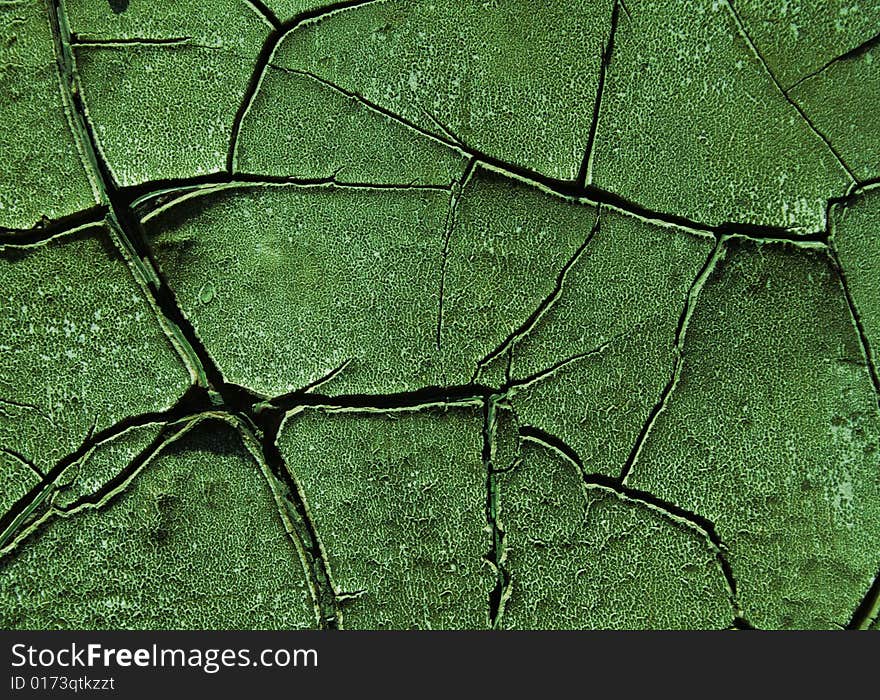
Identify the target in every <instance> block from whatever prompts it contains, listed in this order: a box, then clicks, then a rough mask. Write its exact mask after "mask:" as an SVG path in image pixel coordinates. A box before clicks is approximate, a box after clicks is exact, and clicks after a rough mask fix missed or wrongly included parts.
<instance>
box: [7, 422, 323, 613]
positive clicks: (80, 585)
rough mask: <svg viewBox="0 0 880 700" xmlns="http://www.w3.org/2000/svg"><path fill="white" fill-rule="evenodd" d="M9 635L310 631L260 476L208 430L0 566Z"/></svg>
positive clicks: (222, 428) (219, 429) (228, 439)
mask: <svg viewBox="0 0 880 700" xmlns="http://www.w3.org/2000/svg"><path fill="white" fill-rule="evenodd" d="M0 598H2V600H3V601H4V604H3V606H2V607H0V621H2V626H3V628H4V629H36V628H40V629H45V628H49V629H307V628H314V627H316V626H317V620H316V617H315V612H314V608H313V605H312V602H311V597H310V595H309V591H308V587H307V585H306V582H305V579H304V573H303V568H302V565H301V564H300V562H299V560H298V556H297V553H296V549H295V548H294V546H293V544H292V543H291V541H290V539H289V538H288V536H287V533H286V532H285V530H284V527H283V526H282V524H281V521H280V519H279V517H278V511H277V508H276V504H275V501H274V498H273V496H272V493H271V491H270V489H269V487H268V485H267V484H266V481H265V479H264V477H263V475H262V474H261V473H260V469H259V467H258V466H257V464H256V463H255V462H254V460H253V459H252V457H251V456H250V455H249V454H248V453H247V452H246V451H245V450H244V448H243V447H242V444H241V441H240V439H239V437H238V436H237V435H236V434H235V433H234V432H233V431H232V430H231V428H230V427H229V426H227V425H225V424H222V423H219V422H207V423H203V424H201V425H200V426H198V427H197V428H195V429H194V430H193V432H191V433H190V434H188V435H186V436H184V437H183V438H182V439H181V440H179V441H178V442H177V443H174V444H172V445H171V446H170V447H168V448H166V449H165V450H163V452H162V453H161V454H160V455H159V456H158V457H157V458H156V459H155V461H154V462H153V463H151V464H150V465H149V466H148V468H146V469H144V470H143V471H142V472H141V473H140V474H139V475H138V476H137V477H136V478H135V479H134V481H133V482H132V483H131V485H130V486H129V488H128V489H127V490H126V491H124V492H123V493H122V494H120V495H118V496H117V497H116V498H114V499H113V500H112V501H111V502H110V503H108V504H107V505H106V506H105V507H104V508H102V509H101V510H97V511H95V510H88V511H83V512H81V514H79V515H77V516H75V517H71V518H66V519H60V520H57V521H55V522H54V523H52V524H51V526H50V527H48V528H44V529H43V530H42V531H41V532H40V533H39V534H38V535H35V536H33V537H31V538H30V539H28V540H27V541H26V542H24V543H23V544H22V545H20V546H19V548H18V549H16V550H14V551H13V552H12V553H11V554H7V555H6V556H5V557H4V558H3V559H2V560H0Z"/></svg>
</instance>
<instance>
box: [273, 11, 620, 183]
mask: <svg viewBox="0 0 880 700" xmlns="http://www.w3.org/2000/svg"><path fill="white" fill-rule="evenodd" d="M611 6H612V3H611V1H610V0H602V1H601V2H588V1H585V0H577V1H576V2H571V1H568V2H563V1H561V0H552V1H550V2H542V3H540V4H536V5H532V6H530V7H529V8H528V11H527V12H523V11H522V8H521V7H520V6H517V5H516V4H512V3H495V4H491V5H487V4H485V3H481V2H465V3H445V2H438V3H422V2H411V1H410V0H391V1H390V2H377V3H369V4H366V5H364V6H363V7H359V8H355V9H351V10H346V11H343V12H337V13H334V14H332V15H329V16H328V17H327V18H325V19H322V20H320V21H316V22H311V23H308V24H305V25H302V26H301V27H300V28H298V29H296V30H295V31H294V32H293V33H291V34H290V35H288V36H287V37H286V38H285V40H284V42H283V43H282V44H281V45H280V47H279V48H278V51H277V52H276V54H275V56H274V57H273V61H274V62H275V63H278V64H279V65H281V66H284V67H286V68H298V69H302V70H306V71H309V72H311V73H313V74H315V75H318V76H320V77H321V78H324V79H325V80H328V81H330V82H331V83H333V84H335V85H338V86H340V87H343V88H345V89H347V90H350V91H352V92H355V93H358V94H360V95H362V96H364V97H365V98H367V99H368V100H370V101H371V102H373V103H377V104H380V105H381V106H382V107H384V108H386V109H388V110H390V111H392V112H394V113H395V114H397V115H399V116H400V117H402V118H404V119H407V120H409V121H410V122H413V123H415V124H418V125H419V126H420V127H421V128H422V129H424V130H426V131H429V132H431V133H434V134H438V135H444V133H445V131H444V130H448V131H449V132H451V133H452V134H454V135H455V137H457V138H459V139H461V140H463V141H464V142H465V143H467V144H468V145H469V146H471V147H473V148H476V149H479V150H482V151H486V152H488V153H491V154H493V155H495V156H497V157H499V158H502V159H504V160H507V161H511V162H514V163H516V164H517V165H520V166H523V167H527V168H530V169H532V170H537V171H539V172H542V173H544V174H546V175H549V176H551V177H558V178H563V179H574V177H575V175H576V174H577V172H578V168H579V167H580V163H581V160H582V158H583V154H584V149H585V147H586V143H587V135H588V133H589V129H590V119H591V116H592V112H593V99H594V96H595V92H596V86H597V83H598V75H599V64H600V56H601V53H602V50H603V48H604V46H605V42H606V39H607V34H608V30H609V28H610V23H611ZM551 28H552V30H551Z"/></svg>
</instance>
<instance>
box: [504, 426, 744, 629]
mask: <svg viewBox="0 0 880 700" xmlns="http://www.w3.org/2000/svg"><path fill="white" fill-rule="evenodd" d="M520 436H521V437H522V439H523V440H525V441H529V442H534V443H536V444H538V445H540V446H542V447H544V448H547V449H550V450H552V451H553V452H556V453H557V454H559V455H560V456H561V457H562V458H563V459H565V460H566V461H568V462H570V463H571V464H572V465H573V466H574V468H575V470H576V471H577V473H578V474H579V475H580V477H581V479H582V481H583V483H584V485H585V486H586V487H587V488H601V489H604V490H607V491H611V492H613V493H615V494H616V495H617V496H618V497H619V498H621V500H624V501H630V502H634V503H637V504H639V505H642V506H644V507H645V508H648V509H649V510H652V511H654V512H656V513H659V514H660V515H662V516H663V517H665V518H666V519H668V520H670V521H671V522H673V523H676V524H679V525H682V526H684V527H687V528H690V529H691V530H694V531H695V532H697V533H698V534H699V535H700V536H701V537H702V538H703V539H704V540H705V541H706V542H707V543H708V544H709V545H710V548H711V550H712V552H713V554H714V555H715V559H716V561H717V563H718V568H719V569H720V571H721V574H722V576H723V577H724V580H725V584H726V586H727V590H728V596H729V600H730V605H731V607H732V608H733V610H734V623H735V624H737V623H741V624H743V625H745V626H748V628H750V629H752V626H751V623H749V622H748V621H747V620H746V619H745V617H744V616H743V612H742V608H741V606H740V603H739V598H738V595H737V587H736V579H735V578H734V575H733V569H732V568H731V566H730V562H729V561H728V560H727V551H728V549H727V545H725V544H724V541H723V540H722V539H721V537H720V536H719V535H718V531H717V530H716V528H715V524H714V523H713V522H712V521H711V520H709V519H708V518H706V517H705V516H702V515H699V514H698V513H695V512H693V511H689V510H686V509H685V508H682V507H680V506H677V505H675V504H674V503H670V502H669V501H666V500H664V499H662V498H659V497H658V496H655V495H654V494H652V493H649V492H647V491H641V490H639V489H634V488H632V487H630V486H627V485H625V484H624V483H622V481H621V480H620V479H619V478H614V477H610V476H606V475H604V474H596V473H592V474H591V473H589V472H587V470H586V467H585V465H584V463H583V460H581V458H580V456H579V455H578V453H577V452H576V451H575V450H574V449H573V448H572V447H571V446H570V445H568V444H567V443H566V442H565V441H564V440H561V439H560V438H558V437H557V436H555V435H552V434H550V433H547V432H545V431H543V430H541V429H540V428H535V427H533V426H523V427H522V428H520Z"/></svg>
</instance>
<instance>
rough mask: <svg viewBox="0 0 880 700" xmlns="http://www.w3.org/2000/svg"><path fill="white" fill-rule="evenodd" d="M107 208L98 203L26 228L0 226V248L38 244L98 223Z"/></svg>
mask: <svg viewBox="0 0 880 700" xmlns="http://www.w3.org/2000/svg"><path fill="white" fill-rule="evenodd" d="M107 210H108V208H107V207H106V206H104V205H99V206H95V207H91V208H89V209H83V210H82V211H78V212H76V213H75V214H70V215H68V216H63V217H60V218H57V219H52V220H51V221H49V220H44V221H41V222H40V223H39V224H37V225H36V226H34V227H33V228H27V229H13V228H3V227H0V248H6V247H10V248H11V247H21V248H23V247H27V246H33V245H39V244H41V243H45V242H46V241H48V240H51V239H53V238H56V237H57V236H62V235H64V234H66V233H70V232H71V231H74V230H76V229H80V228H83V227H85V226H94V225H96V224H100V223H102V222H103V221H104V219H105V218H106V216H107Z"/></svg>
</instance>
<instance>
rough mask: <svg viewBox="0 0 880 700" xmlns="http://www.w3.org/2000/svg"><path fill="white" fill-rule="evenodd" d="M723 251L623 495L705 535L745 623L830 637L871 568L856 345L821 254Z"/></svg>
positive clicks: (869, 433)
mask: <svg viewBox="0 0 880 700" xmlns="http://www.w3.org/2000/svg"><path fill="white" fill-rule="evenodd" d="M727 248H728V251H727V256H726V257H725V258H724V259H723V260H722V261H720V262H719V264H718V266H717V267H716V268H715V271H714V273H713V275H712V277H711V279H710V280H709V282H708V283H707V284H706V286H705V288H704V289H703V291H702V293H701V295H700V299H699V303H698V305H697V307H696V310H695V311H694V315H693V317H692V318H691V322H690V325H689V327H688V332H687V336H686V338H685V345H684V363H683V365H682V370H681V375H680V378H679V381H678V384H677V386H676V387H675V390H674V391H673V393H672V394H671V396H670V398H669V401H668V403H667V405H666V409H665V410H664V411H662V412H661V413H660V414H659V415H658V417H657V420H656V422H655V424H654V427H653V430H652V431H651V432H650V433H649V434H648V437H647V440H646V442H645V444H644V448H643V450H642V452H641V454H640V456H639V458H638V460H637V461H636V464H635V467H634V469H633V471H632V472H631V475H630V478H629V479H628V484H629V485H631V486H633V487H635V488H637V489H641V490H645V491H648V492H650V493H653V494H655V495H656V496H658V497H659V498H661V499H664V500H666V501H669V502H671V503H675V504H676V505H678V506H680V507H681V508H684V509H685V510H688V511H691V512H694V513H698V514H700V515H702V516H704V517H706V518H708V519H709V520H710V521H712V522H714V524H715V528H716V531H717V533H718V535H719V537H720V538H721V540H722V542H724V544H725V545H726V546H727V548H728V550H729V555H728V560H729V562H730V566H731V568H732V571H733V577H734V579H735V580H736V582H737V593H738V596H739V602H740V605H741V606H742V609H743V613H744V616H745V617H746V619H747V620H749V621H750V622H751V623H752V624H754V625H755V626H757V627H759V628H828V627H834V626H835V625H841V626H845V625H846V624H847V622H848V621H849V619H850V616H851V614H852V611H853V610H855V608H856V606H857V605H858V603H859V601H860V600H861V598H862V596H863V595H864V594H865V592H866V591H867V590H868V587H869V586H870V585H871V582H872V580H873V578H874V575H875V574H876V572H877V569H878V564H880V518H878V517H877V515H878V513H877V507H878V504H880V476H878V470H877V460H878V434H880V417H878V411H877V398H876V396H875V395H874V391H873V388H872V385H871V382H870V379H869V377H868V372H867V370H866V368H865V358H864V356H863V355H862V351H861V347H860V345H859V340H858V335H857V333H856V329H855V328H854V326H853V323H852V319H851V317H850V314H849V310H848V308H847V305H846V302H845V300H844V295H843V291H842V289H841V286H840V283H839V281H838V279H837V278H836V277H835V274H834V270H833V267H832V266H831V264H830V260H829V259H828V257H827V255H826V254H825V253H823V252H822V251H820V250H809V249H798V248H795V247H792V246H790V245H782V244H763V245H762V244H758V243H754V242H748V241H745V240H740V239H733V240H731V241H729V242H728V244H727Z"/></svg>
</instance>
